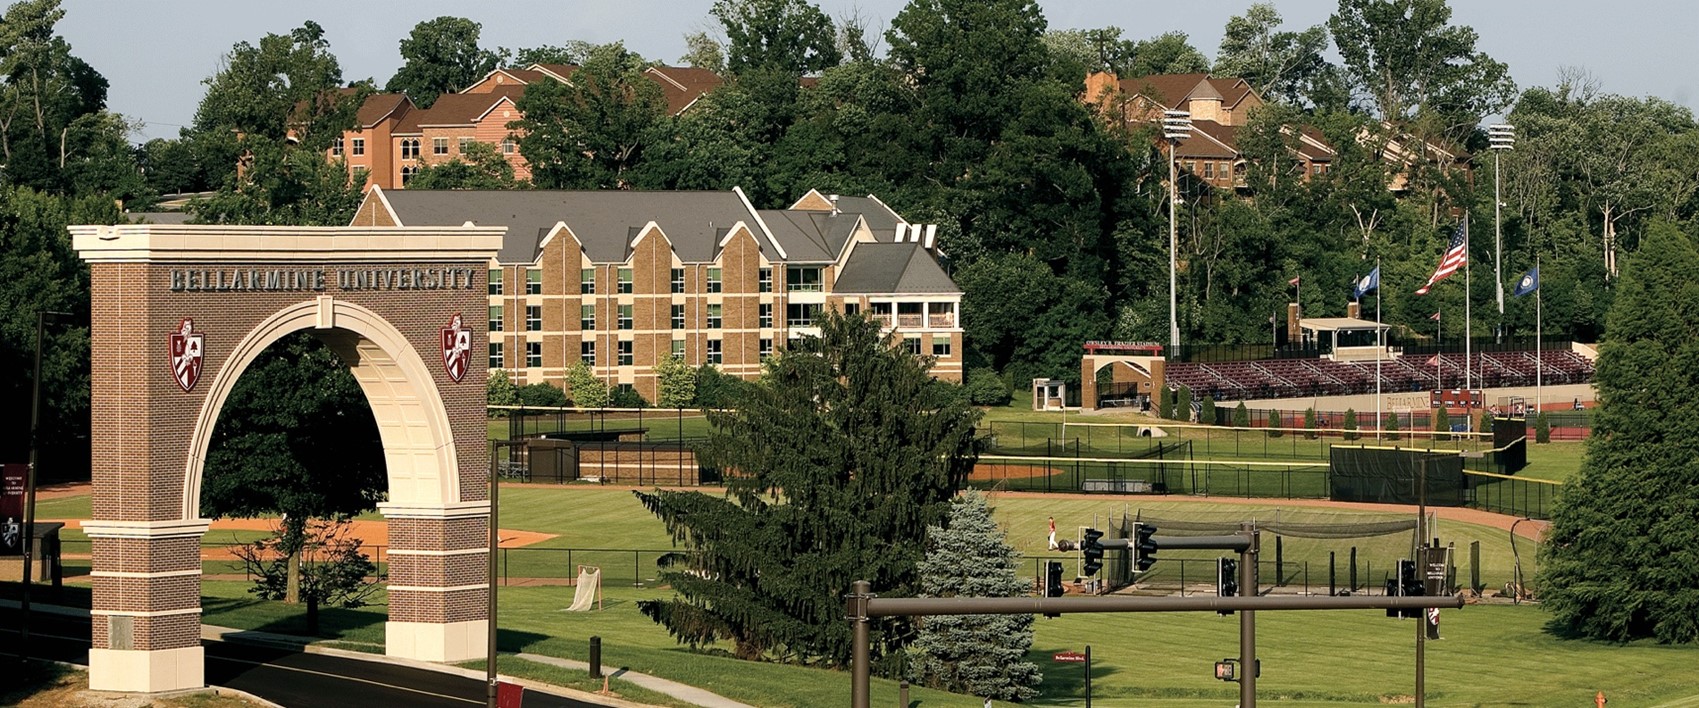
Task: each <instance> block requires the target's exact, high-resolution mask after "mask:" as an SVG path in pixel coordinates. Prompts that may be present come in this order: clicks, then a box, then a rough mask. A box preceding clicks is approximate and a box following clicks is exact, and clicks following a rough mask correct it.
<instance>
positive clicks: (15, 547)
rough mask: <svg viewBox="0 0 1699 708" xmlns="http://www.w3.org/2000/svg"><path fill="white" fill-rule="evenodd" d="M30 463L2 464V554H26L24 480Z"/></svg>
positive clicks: (0, 540)
mask: <svg viewBox="0 0 1699 708" xmlns="http://www.w3.org/2000/svg"><path fill="white" fill-rule="evenodd" d="M28 475H29V465H14V464H9V465H0V556H21V555H23V554H24V483H25V482H24V480H25V478H26V477H27V476H28Z"/></svg>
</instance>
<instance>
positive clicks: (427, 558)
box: [381, 502, 490, 662]
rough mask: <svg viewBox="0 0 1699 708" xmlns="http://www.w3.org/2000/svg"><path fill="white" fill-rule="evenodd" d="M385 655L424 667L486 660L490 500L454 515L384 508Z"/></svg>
mask: <svg viewBox="0 0 1699 708" xmlns="http://www.w3.org/2000/svg"><path fill="white" fill-rule="evenodd" d="M381 508H382V509H383V512H384V515H385V516H386V517H387V518H388V519H389V543H390V549H389V551H388V554H387V555H388V559H389V622H388V623H387V624H385V625H384V634H385V637H384V643H385V652H384V653H386V654H388V655H390V656H399V657H405V658H409V659H419V660H423V661H450V662H452V661H465V660H468V659H480V658H483V657H484V654H485V650H486V648H487V647H488V644H487V642H488V636H489V635H488V631H489V613H488V610H489V585H488V571H489V542H490V530H489V529H490V525H489V502H465V503H460V504H455V505H452V506H451V508H447V509H440V508H439V509H431V508H421V507H411V506H409V507H406V508H403V507H401V506H399V505H390V504H385V505H382V507H381Z"/></svg>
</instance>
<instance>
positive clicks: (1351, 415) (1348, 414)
mask: <svg viewBox="0 0 1699 708" xmlns="http://www.w3.org/2000/svg"><path fill="white" fill-rule="evenodd" d="M1339 427H1341V428H1344V430H1345V434H1344V437H1345V439H1346V440H1356V439H1357V409H1355V408H1346V409H1345V420H1344V421H1343V422H1342V423H1341V424H1340V426H1339Z"/></svg>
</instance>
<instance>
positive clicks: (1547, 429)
mask: <svg viewBox="0 0 1699 708" xmlns="http://www.w3.org/2000/svg"><path fill="white" fill-rule="evenodd" d="M1551 441H1552V421H1551V419H1550V418H1547V417H1546V412H1545V411H1540V412H1539V413H1538V414H1536V415H1535V416H1534V442H1537V443H1547V442H1551Z"/></svg>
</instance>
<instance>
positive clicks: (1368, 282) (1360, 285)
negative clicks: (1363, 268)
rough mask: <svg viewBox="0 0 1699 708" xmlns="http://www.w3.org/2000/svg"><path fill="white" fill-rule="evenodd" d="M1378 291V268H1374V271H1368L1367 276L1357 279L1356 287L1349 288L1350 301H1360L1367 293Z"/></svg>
mask: <svg viewBox="0 0 1699 708" xmlns="http://www.w3.org/2000/svg"><path fill="white" fill-rule="evenodd" d="M1379 289H1380V266H1375V269H1374V270H1371V271H1369V274H1368V275H1365V276H1363V277H1362V278H1359V279H1358V280H1357V283H1356V285H1353V286H1352V287H1351V299H1353V300H1360V299H1362V297H1363V296H1364V295H1366V294H1368V293H1369V291H1371V290H1379Z"/></svg>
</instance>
